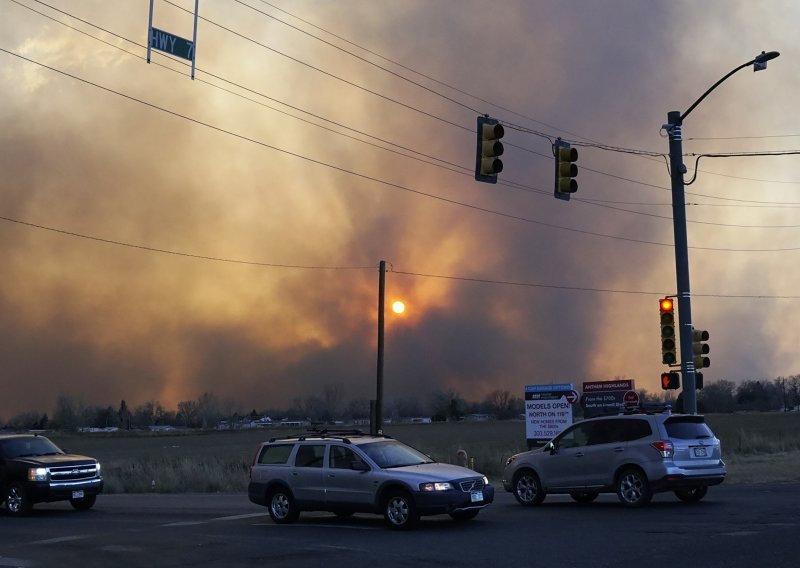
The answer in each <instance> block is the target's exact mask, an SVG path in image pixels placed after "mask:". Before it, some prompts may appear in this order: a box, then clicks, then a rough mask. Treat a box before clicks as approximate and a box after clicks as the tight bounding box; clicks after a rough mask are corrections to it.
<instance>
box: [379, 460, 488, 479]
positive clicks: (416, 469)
mask: <svg viewBox="0 0 800 568" xmlns="http://www.w3.org/2000/svg"><path fill="white" fill-rule="evenodd" d="M385 471H389V472H402V473H403V474H404V475H408V476H414V477H418V478H419V479H420V481H453V480H456V479H465V478H468V477H483V474H482V473H478V472H477V471H473V470H471V469H467V468H466V467H461V466H460V465H452V464H449V463H438V462H434V463H422V464H419V465H407V466H403V467H392V468H389V469H386V470H385Z"/></svg>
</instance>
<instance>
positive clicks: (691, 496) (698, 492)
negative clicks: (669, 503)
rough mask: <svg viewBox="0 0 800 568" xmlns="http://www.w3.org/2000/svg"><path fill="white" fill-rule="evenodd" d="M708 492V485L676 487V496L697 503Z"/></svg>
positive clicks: (687, 501) (686, 501)
mask: <svg viewBox="0 0 800 568" xmlns="http://www.w3.org/2000/svg"><path fill="white" fill-rule="evenodd" d="M706 493H708V486H707V485H699V486H697V487H690V488H688V489H676V490H675V496H676V497H678V499H680V500H681V501H683V502H685V503H697V502H698V501H699V500H700V499H702V498H703V497H705V496H706Z"/></svg>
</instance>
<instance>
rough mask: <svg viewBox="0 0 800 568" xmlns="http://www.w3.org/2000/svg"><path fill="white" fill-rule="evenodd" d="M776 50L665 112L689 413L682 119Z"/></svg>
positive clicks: (762, 65)
mask: <svg viewBox="0 0 800 568" xmlns="http://www.w3.org/2000/svg"><path fill="white" fill-rule="evenodd" d="M779 55H780V53H778V52H777V51H770V52H768V53H765V52H763V51H762V52H761V54H760V55H757V56H756V57H755V58H754V59H753V60H752V61H748V62H747V63H743V64H742V65H739V66H738V67H737V68H736V69H734V70H733V71H731V72H730V73H728V74H727V75H725V76H724V77H722V79H720V80H719V81H717V82H716V83H714V84H713V85H711V87H710V88H709V89H708V90H707V91H706V92H705V93H703V95H702V96H701V97H700V98H699V99H697V100H696V101H695V102H694V103H693V104H692V106H690V107H689V108H688V109H687V110H686V111H685V112H684V113H683V114H681V113H680V111H671V112H669V113H667V124H665V125H664V128H665V129H666V130H667V134H668V135H669V162H670V172H671V181H672V224H673V229H674V232H675V276H676V280H677V284H678V322H679V330H680V349H681V372H682V374H683V409H684V412H687V413H689V414H696V413H697V392H696V391H695V385H696V381H695V366H694V357H693V352H692V303H691V292H690V288H689V245H688V240H687V236H686V196H685V191H684V181H683V176H684V174H685V173H686V165H684V163H683V134H682V127H683V121H684V119H685V118H686V117H687V116H688V115H689V113H690V112H692V111H693V110H694V109H695V107H696V106H697V105H699V104H700V102H701V101H702V100H703V99H705V98H706V97H707V96H708V95H709V94H710V93H711V91H713V90H714V89H716V88H717V87H719V86H720V85H721V84H722V82H723V81H725V80H726V79H727V78H728V77H730V76H731V75H733V74H734V73H736V72H737V71H740V70H741V69H744V68H745V67H749V66H750V65H753V71H761V70H763V69H766V68H767V61H769V60H771V59H775V58H776V57H778V56H779Z"/></svg>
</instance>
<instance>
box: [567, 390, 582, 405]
mask: <svg viewBox="0 0 800 568" xmlns="http://www.w3.org/2000/svg"><path fill="white" fill-rule="evenodd" d="M564 396H565V397H566V398H567V402H568V403H570V404H575V403H576V402H578V399H579V398H580V395H579V394H578V391H576V390H571V391H569V392H568V393H567V394H565V395H564Z"/></svg>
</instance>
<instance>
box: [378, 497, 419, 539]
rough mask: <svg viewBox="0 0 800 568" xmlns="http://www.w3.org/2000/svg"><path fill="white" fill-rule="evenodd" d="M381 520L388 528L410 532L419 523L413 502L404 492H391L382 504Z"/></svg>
mask: <svg viewBox="0 0 800 568" xmlns="http://www.w3.org/2000/svg"><path fill="white" fill-rule="evenodd" d="M383 518H384V519H386V522H387V523H388V525H389V528H391V529H396V530H410V529H413V528H414V527H416V526H417V524H418V523H419V513H418V512H417V507H416V505H415V504H414V500H413V499H412V498H411V496H410V495H409V494H408V493H406V492H405V491H392V492H390V493H389V495H388V496H387V497H386V501H384V504H383Z"/></svg>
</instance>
